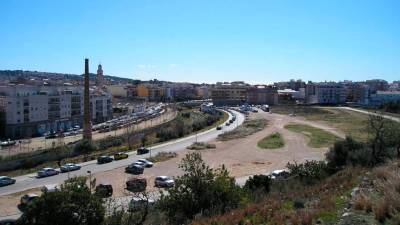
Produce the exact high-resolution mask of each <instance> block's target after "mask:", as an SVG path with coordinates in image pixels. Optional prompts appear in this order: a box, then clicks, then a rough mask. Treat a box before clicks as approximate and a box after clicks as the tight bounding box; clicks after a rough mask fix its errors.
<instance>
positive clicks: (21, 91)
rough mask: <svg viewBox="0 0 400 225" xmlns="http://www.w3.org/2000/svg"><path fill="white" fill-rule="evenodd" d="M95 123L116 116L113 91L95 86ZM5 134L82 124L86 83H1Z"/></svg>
mask: <svg viewBox="0 0 400 225" xmlns="http://www.w3.org/2000/svg"><path fill="white" fill-rule="evenodd" d="M90 105H91V118H92V122H93V123H99V122H103V121H105V120H108V119H111V118H112V103H111V95H110V94H109V93H106V92H104V91H96V90H91V96H90ZM0 112H2V113H1V114H0V121H2V122H3V123H4V125H3V126H2V127H0V129H3V130H0V133H1V135H0V136H1V137H2V138H21V137H32V136H39V135H42V134H44V133H46V132H58V131H65V130H68V129H70V128H72V127H74V126H82V120H83V87H64V86H27V85H7V86H0Z"/></svg>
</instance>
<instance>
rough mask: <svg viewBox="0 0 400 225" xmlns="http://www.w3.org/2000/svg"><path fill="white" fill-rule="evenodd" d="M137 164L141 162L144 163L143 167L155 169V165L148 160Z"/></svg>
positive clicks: (139, 160)
mask: <svg viewBox="0 0 400 225" xmlns="http://www.w3.org/2000/svg"><path fill="white" fill-rule="evenodd" d="M136 162H141V163H143V165H144V166H145V167H147V168H149V167H153V165H154V163H152V162H150V161H149V160H147V159H138V160H137V161H136Z"/></svg>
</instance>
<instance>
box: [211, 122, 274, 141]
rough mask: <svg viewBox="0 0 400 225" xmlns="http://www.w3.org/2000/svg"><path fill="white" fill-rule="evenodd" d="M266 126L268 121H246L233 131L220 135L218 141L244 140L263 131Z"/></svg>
mask: <svg viewBox="0 0 400 225" xmlns="http://www.w3.org/2000/svg"><path fill="white" fill-rule="evenodd" d="M267 124H268V121H267V120H265V119H254V120H246V121H244V123H243V124H242V125H240V126H238V127H237V128H235V129H234V130H232V131H228V132H225V133H223V134H220V135H219V136H218V140H221V141H229V140H232V139H238V138H244V137H247V136H249V135H252V134H254V133H256V132H258V131H261V130H263V129H264V128H265V127H266V126H267Z"/></svg>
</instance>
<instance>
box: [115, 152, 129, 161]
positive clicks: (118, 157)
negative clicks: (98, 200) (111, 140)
mask: <svg viewBox="0 0 400 225" xmlns="http://www.w3.org/2000/svg"><path fill="white" fill-rule="evenodd" d="M126 158H128V154H126V153H124V152H119V153H116V154H114V160H121V159H126Z"/></svg>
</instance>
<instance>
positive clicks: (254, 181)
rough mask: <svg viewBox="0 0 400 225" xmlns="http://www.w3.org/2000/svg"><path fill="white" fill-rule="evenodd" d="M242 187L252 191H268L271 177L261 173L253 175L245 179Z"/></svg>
mask: <svg viewBox="0 0 400 225" xmlns="http://www.w3.org/2000/svg"><path fill="white" fill-rule="evenodd" d="M244 188H245V189H247V190H249V191H251V192H254V191H256V190H262V191H264V192H269V191H270V188H271V178H270V177H269V176H267V175H263V174H260V175H254V176H252V177H250V178H249V179H248V180H247V181H246V184H245V185H244Z"/></svg>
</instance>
